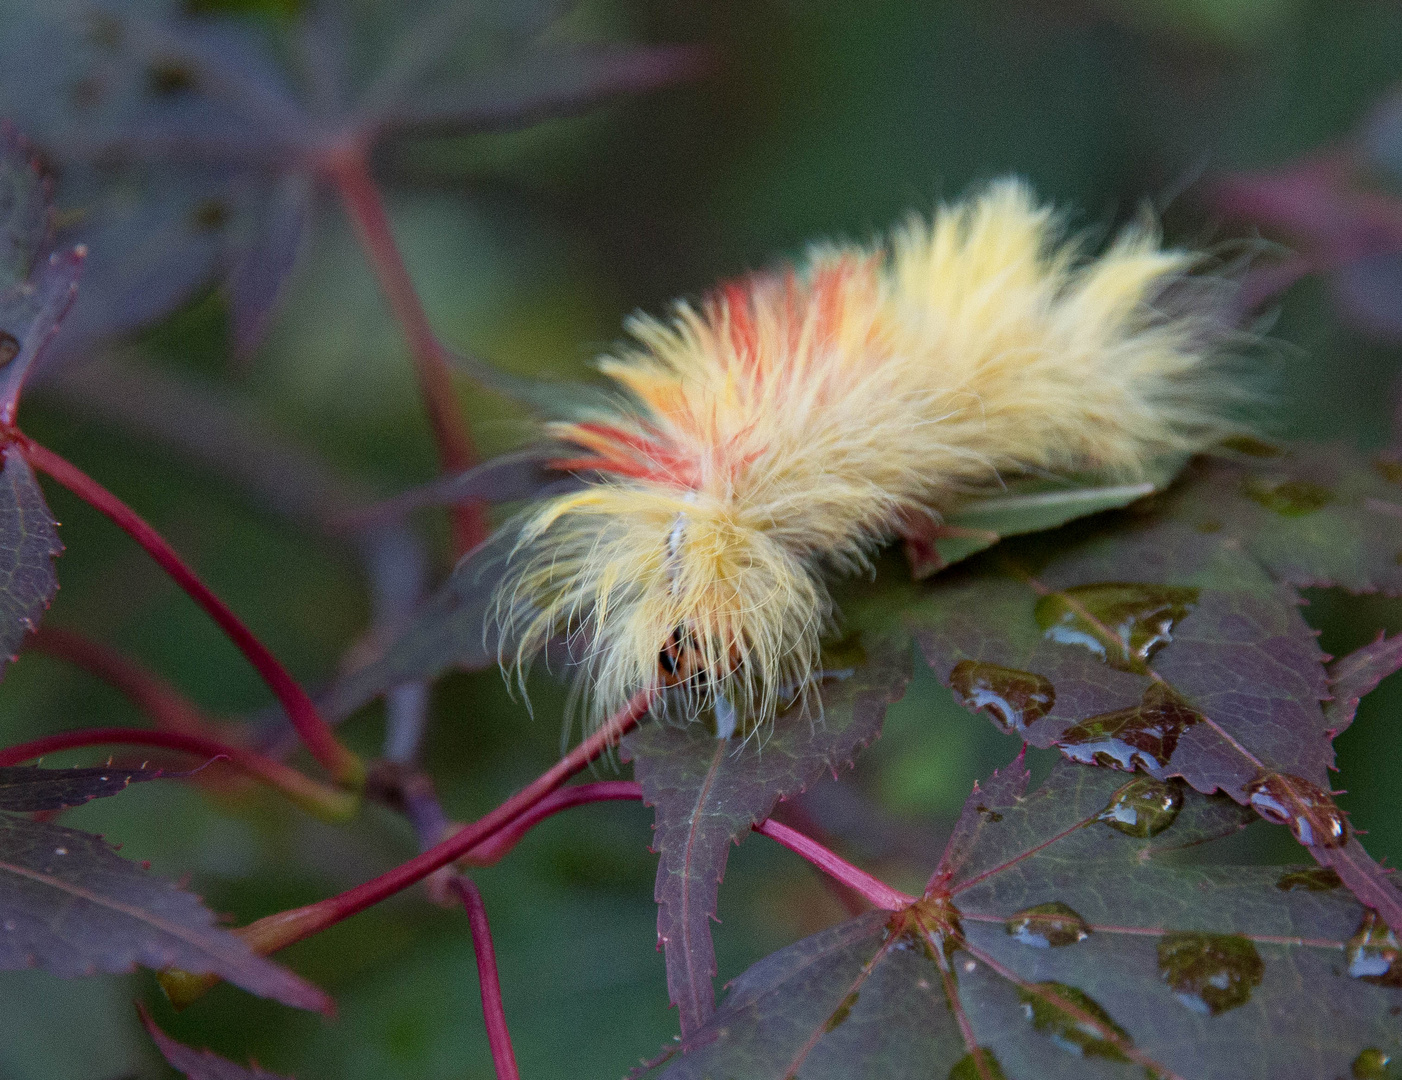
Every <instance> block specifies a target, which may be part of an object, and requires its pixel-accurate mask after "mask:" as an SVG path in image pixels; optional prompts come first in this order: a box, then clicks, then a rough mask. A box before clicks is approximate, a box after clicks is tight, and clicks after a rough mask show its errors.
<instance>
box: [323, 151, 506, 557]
mask: <svg viewBox="0 0 1402 1080" xmlns="http://www.w3.org/2000/svg"><path fill="white" fill-rule="evenodd" d="M322 170H323V172H324V174H325V176H326V177H327V179H328V180H329V181H330V182H331V183H332V184H333V185H334V186H335V188H336V191H337V192H338V193H339V195H340V196H341V202H342V203H343V204H344V205H345V208H346V214H347V215H348V216H349V217H350V220H351V224H352V225H353V226H354V227H355V232H356V236H357V237H358V238H359V240H360V246H361V247H362V249H364V251H365V256H366V258H367V259H368V260H369V262H370V266H371V269H373V270H374V272H375V277H376V278H377V279H378V280H379V283H380V288H381V289H382V290H383V291H384V294H385V298H386V299H387V300H388V301H389V306H390V309H391V310H392V311H393V312H394V317H395V320H396V321H397V322H398V323H399V325H400V328H401V329H402V330H403V331H404V336H405V338H406V339H407V341H408V343H409V353H410V355H411V356H412V357H413V360H414V373H415V374H416V375H417V376H418V380H419V390H420V392H421V393H422V394H423V399H424V407H425V409H426V410H427V412H428V422H429V427H430V428H431V429H432V431H433V440H434V443H435V444H436V445H437V447H438V460H439V465H440V467H441V470H442V471H443V472H445V473H459V472H462V471H463V470H465V469H468V468H470V467H471V466H472V465H473V464H474V462H475V461H476V458H477V453H476V449H475V448H474V446H473V444H472V436H471V434H470V433H469V432H468V430H467V425H466V423H464V421H463V416H462V412H461V410H460V409H459V408H458V403H457V398H456V395H455V394H454V392H453V376H452V369H451V367H450V365H449V358H448V354H447V351H446V350H445V349H444V348H443V345H442V343H441V342H440V341H439V340H438V338H437V336H436V335H435V334H434V332H433V327H432V326H430V325H429V321H428V314H427V313H426V312H425V311H424V307H423V302H422V301H421V300H420V299H419V294H418V292H417V290H415V288H414V282H413V279H412V278H411V277H410V276H409V269H408V267H406V266H405V265H404V257H403V256H402V255H401V254H400V252H399V247H398V245H397V244H396V243H395V240H394V231H393V229H391V227H390V222H389V215H388V214H387V213H386V212H385V205H384V201H383V200H382V199H381V198H380V191H379V188H378V187H376V185H375V180H374V177H372V176H371V175H370V166H369V163H368V161H367V160H366V153H365V149H364V148H363V147H361V146H358V145H350V146H346V147H340V148H337V149H335V150H331V151H328V152H327V153H326V154H325V155H324V156H323V160H322ZM451 513H452V522H453V538H454V548H455V550H456V553H457V554H458V555H464V554H466V553H467V552H469V551H471V550H472V549H473V548H475V547H476V546H477V545H478V544H480V543H481V542H482V541H483V540H485V539H486V538H487V533H488V531H489V530H488V528H487V524H486V518H485V515H484V514H483V508H482V504H481V503H470V504H468V505H465V506H460V507H456V508H455V509H454V510H453V511H452V512H451Z"/></svg>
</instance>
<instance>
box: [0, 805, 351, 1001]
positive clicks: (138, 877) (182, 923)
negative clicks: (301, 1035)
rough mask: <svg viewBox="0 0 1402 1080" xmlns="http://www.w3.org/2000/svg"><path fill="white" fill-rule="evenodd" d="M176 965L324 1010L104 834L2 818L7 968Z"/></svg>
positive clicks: (80, 971) (1, 933)
mask: <svg viewBox="0 0 1402 1080" xmlns="http://www.w3.org/2000/svg"><path fill="white" fill-rule="evenodd" d="M138 964H139V965H141V966H143V967H149V968H156V969H160V968H165V967H179V968H182V969H184V970H186V971H192V972H213V973H215V974H217V975H219V976H220V977H222V978H224V979H227V980H228V981H229V982H232V983H234V984H236V985H238V986H241V987H243V988H244V989H245V990H248V991H249V992H250V993H254V994H258V995H260V996H263V997H270V998H274V999H276V1000H278V1001H280V1002H282V1003H283V1004H285V1005H291V1006H294V1007H296V1008H299V1009H315V1010H319V1011H321V1012H327V1011H329V1010H330V1009H331V1008H332V1005H331V1000H330V999H329V998H328V997H327V996H326V995H325V994H324V993H322V992H321V991H320V990H318V989H317V988H316V987H314V986H312V985H311V984H310V983H307V982H304V981H303V980H302V979H300V978H298V977H297V976H296V975H293V974H292V973H291V972H290V971H288V970H286V969H285V968H282V967H279V966H278V965H277V964H274V963H273V962H272V961H270V960H265V959H263V957H261V956H258V955H257V954H255V953H254V952H253V951H252V950H251V949H250V948H249V947H248V945H247V944H245V943H244V941H243V940H242V939H241V938H239V937H236V936H235V935H234V934H231V933H230V932H229V931H227V930H222V929H220V928H219V927H217V926H216V925H215V924H214V915H213V914H212V913H211V912H209V911H208V910H206V909H205V908H204V906H203V905H202V904H201V903H200V902H199V900H198V899H197V898H196V897H194V896H192V895H190V894H189V893H186V892H182V891H181V890H180V889H178V888H176V887H175V886H174V885H172V884H171V883H169V882H167V881H163V880H162V879H160V878H158V877H155V876H154V875H152V874H150V873H148V872H147V871H146V870H143V869H142V868H141V867H139V866H136V865H135V864H133V863H129V862H127V861H126V860H125V859H121V858H118V857H117V856H116V855H115V854H113V851H112V848H111V847H110V846H109V845H108V844H107V842H106V841H105V840H103V839H102V837H100V836H93V835H92V834H91V833H85V832H77V831H76V830H74V829H65V828H62V827H61V826H58V825H51V824H47V823H44V822H38V821H31V820H29V819H27V818H17V817H10V816H6V815H0V968H3V969H8V970H14V969H17V968H27V967H36V966H37V967H41V968H43V969H44V970H45V971H49V972H52V973H53V974H55V975H61V976H64V977H67V978H72V977H74V976H79V975H91V974H94V973H96V972H99V971H106V972H123V971H130V970H132V969H133V968H135V967H136V966H137V965H138Z"/></svg>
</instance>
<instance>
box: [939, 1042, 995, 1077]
mask: <svg viewBox="0 0 1402 1080" xmlns="http://www.w3.org/2000/svg"><path fill="white" fill-rule="evenodd" d="M978 1052H979V1057H981V1058H983V1069H982V1071H980V1070H979V1063H978V1061H976V1060H975V1059H974V1055H973V1054H971V1053H970V1054H965V1055H964V1056H963V1057H961V1058H960V1059H959V1060H958V1061H956V1062H955V1063H954V1068H952V1069H950V1070H949V1080H1008V1074H1007V1073H1005V1072H1004V1071H1003V1066H1002V1065H1000V1064H998V1059H997V1058H996V1057H994V1056H993V1051H992V1050H990V1049H988V1047H986V1046H980V1047H979V1048H978Z"/></svg>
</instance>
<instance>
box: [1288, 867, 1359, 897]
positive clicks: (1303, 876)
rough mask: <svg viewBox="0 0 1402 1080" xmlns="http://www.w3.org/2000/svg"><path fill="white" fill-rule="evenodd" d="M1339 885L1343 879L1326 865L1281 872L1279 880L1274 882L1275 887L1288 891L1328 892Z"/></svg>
mask: <svg viewBox="0 0 1402 1080" xmlns="http://www.w3.org/2000/svg"><path fill="white" fill-rule="evenodd" d="M1341 885H1343V881H1342V880H1341V879H1340V877H1339V875H1338V874H1337V873H1336V872H1335V871H1333V870H1331V869H1329V867H1327V866H1311V867H1309V868H1308V869H1305V870H1291V871H1290V872H1289V873H1288V874H1281V875H1280V880H1278V881H1277V882H1276V883H1275V887H1276V888H1277V889H1280V890H1282V891H1283V892H1290V891H1292V890H1294V889H1305V890H1307V891H1309V892H1328V891H1329V890H1330V889H1337V888H1339V887H1340V886H1341Z"/></svg>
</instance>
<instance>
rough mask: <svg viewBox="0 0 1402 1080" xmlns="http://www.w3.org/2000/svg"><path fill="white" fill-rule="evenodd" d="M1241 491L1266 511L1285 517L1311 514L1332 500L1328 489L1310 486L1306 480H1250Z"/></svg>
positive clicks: (1332, 496)
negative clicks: (1276, 481) (1277, 481)
mask: <svg viewBox="0 0 1402 1080" xmlns="http://www.w3.org/2000/svg"><path fill="white" fill-rule="evenodd" d="M1242 491H1244V492H1245V493H1246V495H1247V497H1248V498H1251V499H1254V500H1255V501H1256V502H1258V503H1260V504H1261V505H1262V506H1264V507H1265V508H1266V509H1267V510H1274V511H1275V512H1276V513H1277V514H1284V515H1285V516H1286V517H1304V516H1305V515H1306V514H1313V513H1314V512H1315V511H1316V510H1319V509H1321V508H1323V507H1325V506H1327V505H1329V503H1330V502H1331V501H1332V500H1333V498H1334V495H1333V493H1332V492H1331V491H1330V490H1329V489H1328V488H1326V487H1322V486H1320V485H1319V484H1311V483H1310V482H1309V481H1308V480H1283V481H1280V482H1279V483H1275V482H1272V481H1270V480H1261V479H1259V478H1252V479H1250V480H1247V481H1246V482H1245V483H1244V484H1243V485H1242Z"/></svg>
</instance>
